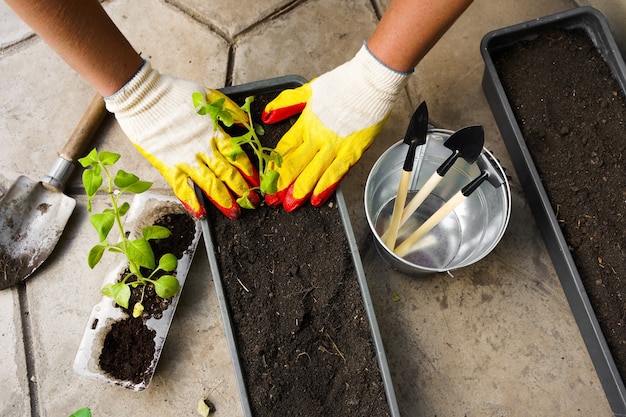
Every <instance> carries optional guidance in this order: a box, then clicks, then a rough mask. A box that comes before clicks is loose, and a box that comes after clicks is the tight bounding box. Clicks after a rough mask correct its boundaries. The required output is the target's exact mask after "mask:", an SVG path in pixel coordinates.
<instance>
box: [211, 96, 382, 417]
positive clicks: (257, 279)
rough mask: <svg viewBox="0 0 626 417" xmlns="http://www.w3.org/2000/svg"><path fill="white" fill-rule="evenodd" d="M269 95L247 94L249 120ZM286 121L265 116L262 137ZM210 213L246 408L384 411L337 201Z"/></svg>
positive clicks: (307, 412)
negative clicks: (234, 215) (236, 214)
mask: <svg viewBox="0 0 626 417" xmlns="http://www.w3.org/2000/svg"><path fill="white" fill-rule="evenodd" d="M271 98H272V97H264V96H257V97H256V98H255V102H254V103H253V111H254V113H255V114H256V116H255V120H256V121H259V120H260V117H259V116H258V115H259V114H260V111H261V110H262V109H263V107H264V106H265V103H267V102H268V101H269V100H270V99H271ZM289 126H290V125H289V123H288V122H283V123H280V124H279V125H268V126H264V128H265V132H266V133H265V135H264V137H263V138H262V140H263V142H264V143H265V144H266V145H267V146H271V147H274V146H275V145H276V143H277V142H278V140H279V139H280V137H281V136H282V134H283V133H284V132H285V131H286V130H287V129H288V128H289ZM209 216H210V219H211V224H212V227H213V237H214V238H213V240H214V243H215V246H216V248H217V251H218V255H217V258H218V263H219V267H220V271H221V276H222V280H223V282H224V287H225V293H226V298H227V303H228V306H229V309H230V311H231V314H232V317H233V325H234V327H235V334H236V343H237V347H238V350H239V357H240V361H241V365H242V368H243V374H244V378H245V380H246V382H247V383H246V388H247V392H248V396H249V400H250V405H251V409H252V412H253V414H254V415H255V416H256V417H263V416H272V417H274V416H324V415H327V416H335V417H341V416H350V417H354V416H377V417H378V416H388V415H389V405H388V404H387V400H386V397H385V391H384V386H383V381H382V377H381V374H380V370H379V367H378V362H377V358H376V353H375V348H374V344H373V341H372V338H371V330H370V327H369V322H368V319H367V316H366V313H365V309H364V306H363V302H362V297H361V293H360V288H359V285H358V282H357V279H356V275H355V270H354V266H353V263H352V255H351V252H350V249H349V245H348V242H347V240H346V236H345V233H344V227H343V224H342V222H341V219H340V216H339V212H338V210H337V204H336V203H335V202H334V201H330V202H329V203H327V204H326V205H324V206H323V207H320V208H314V207H312V206H310V205H306V206H305V207H302V208H301V209H299V210H297V211H295V212H293V213H287V212H286V211H284V210H283V209H282V207H281V208H271V207H267V206H263V207H260V208H258V209H256V210H253V211H244V213H243V215H242V217H241V218H240V219H238V220H235V221H233V220H228V219H227V218H226V217H224V216H223V215H222V214H221V213H219V212H218V211H217V210H215V209H213V208H209Z"/></svg>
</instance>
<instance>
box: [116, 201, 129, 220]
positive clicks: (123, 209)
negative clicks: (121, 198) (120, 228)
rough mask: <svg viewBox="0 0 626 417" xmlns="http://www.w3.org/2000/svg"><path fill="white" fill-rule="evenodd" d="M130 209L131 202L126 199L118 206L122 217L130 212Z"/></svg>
mask: <svg viewBox="0 0 626 417" xmlns="http://www.w3.org/2000/svg"><path fill="white" fill-rule="evenodd" d="M128 210H130V204H129V203H128V202H127V201H125V202H124V203H123V204H122V205H121V206H119V207H118V208H117V212H118V214H119V215H120V217H122V216H124V215H125V214H126V213H128Z"/></svg>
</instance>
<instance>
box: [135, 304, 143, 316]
mask: <svg viewBox="0 0 626 417" xmlns="http://www.w3.org/2000/svg"><path fill="white" fill-rule="evenodd" d="M142 314H143V304H141V303H135V305H134V306H133V317H134V318H137V317H141V315H142Z"/></svg>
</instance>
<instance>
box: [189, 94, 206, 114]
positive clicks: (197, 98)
mask: <svg viewBox="0 0 626 417" xmlns="http://www.w3.org/2000/svg"><path fill="white" fill-rule="evenodd" d="M191 100H192V101H193V107H194V108H195V109H196V111H198V110H199V109H198V108H199V107H202V108H203V109H204V110H205V111H206V107H205V106H206V98H205V97H204V94H202V93H199V92H197V91H196V92H195V93H191ZM198 113H200V112H199V111H198ZM205 114H206V113H205Z"/></svg>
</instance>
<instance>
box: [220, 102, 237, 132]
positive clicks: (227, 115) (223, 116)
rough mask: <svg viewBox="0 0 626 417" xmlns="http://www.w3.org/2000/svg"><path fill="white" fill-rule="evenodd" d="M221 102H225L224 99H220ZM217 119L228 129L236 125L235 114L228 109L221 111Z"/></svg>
mask: <svg viewBox="0 0 626 417" xmlns="http://www.w3.org/2000/svg"><path fill="white" fill-rule="evenodd" d="M220 100H223V99H220ZM217 118H218V119H219V121H220V122H222V123H223V124H224V126H226V127H230V126H232V125H233V123H234V119H233V114H232V113H231V112H230V111H228V110H226V109H224V110H220V112H219V113H218V114H217Z"/></svg>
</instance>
